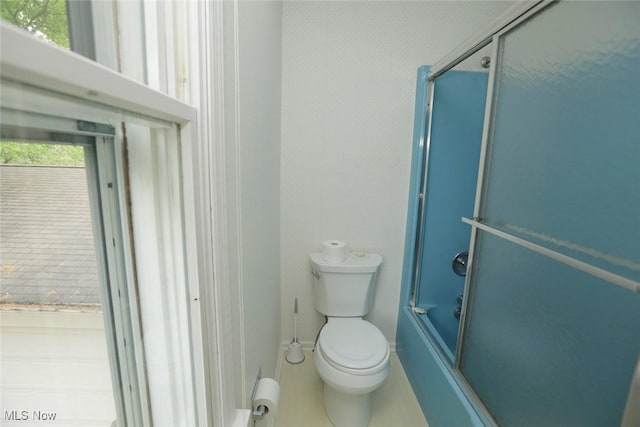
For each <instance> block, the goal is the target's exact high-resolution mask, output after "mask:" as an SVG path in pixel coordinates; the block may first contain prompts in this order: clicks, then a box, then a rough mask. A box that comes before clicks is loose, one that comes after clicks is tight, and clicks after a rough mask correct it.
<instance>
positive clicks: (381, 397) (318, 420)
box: [275, 352, 428, 427]
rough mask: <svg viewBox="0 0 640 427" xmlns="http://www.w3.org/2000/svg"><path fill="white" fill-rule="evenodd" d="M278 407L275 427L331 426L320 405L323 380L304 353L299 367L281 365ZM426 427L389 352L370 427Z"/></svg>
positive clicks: (401, 370) (310, 354) (307, 355)
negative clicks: (385, 373)
mask: <svg viewBox="0 0 640 427" xmlns="http://www.w3.org/2000/svg"><path fill="white" fill-rule="evenodd" d="M279 383H280V408H279V409H278V415H277V417H276V420H275V427H332V424H331V422H330V421H329V419H328V418H327V415H326V414H325V412H324V406H323V403H322V379H321V378H320V377H319V376H318V374H317V373H316V370H315V366H314V365H313V353H311V352H305V360H304V362H302V363H301V364H299V365H292V364H290V363H287V362H286V361H283V362H282V369H281V371H280V380H279ZM396 426H403V427H428V424H427V422H426V420H425V419H424V416H423V415H422V411H421V410H420V406H419V405H418V401H417V400H416V397H415V396H414V394H413V391H412V389H411V386H410V385H409V380H407V377H406V375H405V373H404V370H403V369H402V365H401V364H400V360H399V359H398V356H397V355H396V353H395V352H394V353H391V371H390V372H389V377H388V378H387V380H386V381H385V382H384V383H383V384H382V386H380V388H379V389H378V390H376V391H374V394H373V417H372V419H371V423H370V424H369V427H396Z"/></svg>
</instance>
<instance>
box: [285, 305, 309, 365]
mask: <svg viewBox="0 0 640 427" xmlns="http://www.w3.org/2000/svg"><path fill="white" fill-rule="evenodd" d="M285 358H286V359H287V362H289V363H293V364H294V365H296V364H298V363H302V361H304V353H303V352H302V346H301V345H300V342H299V341H298V298H296V300H295V303H294V304H293V339H292V340H291V342H290V343H289V348H288V350H287V356H286V357H285Z"/></svg>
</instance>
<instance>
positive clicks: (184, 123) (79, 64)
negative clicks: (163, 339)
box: [0, 22, 221, 425]
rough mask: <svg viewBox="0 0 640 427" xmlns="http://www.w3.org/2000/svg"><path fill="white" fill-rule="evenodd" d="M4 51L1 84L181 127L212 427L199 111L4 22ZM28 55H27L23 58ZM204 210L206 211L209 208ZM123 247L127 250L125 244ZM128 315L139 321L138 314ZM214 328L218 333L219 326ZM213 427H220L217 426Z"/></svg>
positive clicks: (196, 328) (0, 43) (198, 330)
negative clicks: (197, 184)
mask: <svg viewBox="0 0 640 427" xmlns="http://www.w3.org/2000/svg"><path fill="white" fill-rule="evenodd" d="M0 51H1V52H2V55H1V56H0V77H2V79H8V80H12V81H15V82H18V83H23V84H27V85H30V86H33V87H36V88H40V89H44V90H47V91H53V92H56V93H58V94H60V95H63V96H65V95H66V96H72V97H74V98H77V99H80V100H87V101H89V102H91V103H95V104H100V105H102V106H105V107H108V108H113V109H115V110H124V111H129V112H136V113H138V114H140V115H143V116H148V117H153V118H158V119H161V120H164V121H167V122H174V123H176V124H178V133H179V140H180V146H181V153H182V160H181V162H182V170H183V174H182V175H183V176H182V177H181V180H182V190H183V198H182V201H181V205H182V206H181V208H182V212H183V215H184V224H183V233H184V236H185V239H184V248H181V249H183V253H184V261H185V268H186V282H187V287H188V290H187V292H188V295H189V304H190V305H189V323H190V337H191V353H192V358H193V359H194V360H193V366H194V376H195V378H196V380H195V382H196V386H195V390H194V393H195V398H196V400H197V401H196V402H195V405H194V407H195V408H196V412H197V416H198V419H199V424H200V425H212V424H213V419H212V415H213V414H215V413H216V411H217V409H218V408H219V405H220V402H218V401H216V400H213V401H211V399H209V398H208V396H207V394H208V393H207V391H208V390H211V389H212V388H220V387H221V386H220V384H218V385H217V386H216V385H212V384H210V381H211V380H210V378H208V376H206V375H205V371H206V370H207V369H206V367H205V362H204V361H203V359H204V358H203V352H205V348H204V345H203V336H202V324H201V323H202V320H201V319H202V318H203V317H202V314H201V311H206V310H205V309H202V308H201V298H200V285H199V278H200V276H199V269H200V265H202V264H203V260H202V254H201V251H199V250H198V248H199V247H200V245H202V240H206V239H207V236H202V233H198V232H197V226H196V224H200V223H201V222H202V220H203V214H202V213H201V212H199V211H198V208H200V210H204V208H205V207H203V206H198V205H197V204H196V197H195V194H194V179H193V177H192V176H191V174H190V173H188V172H189V171H191V170H192V168H193V163H194V162H195V161H196V159H195V158H194V157H193V153H194V152H196V153H197V151H198V150H197V129H198V123H197V117H198V111H197V109H196V108H194V107H192V106H190V105H187V104H185V103H183V102H180V101H178V100H177V99H175V98H172V97H170V96H167V95H164V94H162V93H160V92H158V91H155V90H153V89H151V88H149V87H147V86H145V85H143V84H141V83H138V82H135V81H133V80H131V79H129V78H127V77H125V76H123V75H121V74H118V73H117V72H115V71H112V70H110V69H108V68H106V67H104V66H102V65H99V64H97V63H95V62H93V61H91V60H90V59H87V58H85V57H82V56H80V55H78V54H76V53H73V52H69V51H67V50H65V49H63V48H60V47H57V46H54V45H52V44H50V43H46V42H43V41H40V40H37V39H35V38H33V37H32V36H31V35H29V34H27V33H26V32H24V31H23V30H21V29H18V28H16V27H14V26H12V25H10V24H7V23H4V22H2V23H0ZM25 52H28V54H27V55H25V54H24V53H25ZM42 64H55V66H53V67H43V66H42ZM113 154H114V157H115V158H114V161H115V162H117V161H118V159H117V153H113ZM206 208H207V209H208V207H206ZM123 209H124V208H123ZM122 218H126V216H124V215H122ZM204 218H206V216H205V217H204ZM125 230H126V228H125ZM125 239H126V236H125ZM125 247H127V244H126V243H125ZM135 309H136V308H135V307H134V310H135ZM129 314H130V315H131V316H134V315H135V313H129ZM213 326H214V327H215V325H213ZM134 345H135V343H134ZM138 362H139V361H138ZM217 368H218V366H214V370H216V371H217V370H218V369H217ZM201 378H204V380H202V379H201ZM217 378H219V375H218V376H215V375H213V379H214V381H215V380H216V379H217ZM200 381H204V383H205V386H204V387H202V386H198V384H197V383H198V382H200ZM145 424H146V423H145ZM215 424H216V425H217V423H215Z"/></svg>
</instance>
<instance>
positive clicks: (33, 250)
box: [0, 140, 116, 427]
mask: <svg viewBox="0 0 640 427" xmlns="http://www.w3.org/2000/svg"><path fill="white" fill-rule="evenodd" d="M0 159H1V160H2V165H0V242H1V244H0V268H1V272H0V273H1V277H2V280H0V341H1V342H2V347H1V350H0V367H1V368H0V369H1V372H0V377H2V385H1V388H0V394H1V396H0V401H2V408H1V409H2V414H0V416H1V417H2V420H3V423H4V422H7V423H8V422H10V421H24V422H26V421H34V422H37V421H43V420H47V421H51V422H52V421H55V424H56V425H78V424H77V423H78V422H80V423H81V424H82V425H86V426H104V427H109V426H111V424H112V423H113V422H114V421H115V419H116V415H115V406H114V399H113V391H112V384H111V374H110V369H109V356H108V353H107V341H106V336H105V328H104V321H103V312H102V311H103V310H102V304H101V292H100V284H99V278H98V268H97V263H96V253H95V249H94V248H95V244H94V233H93V229H92V223H91V211H90V202H89V194H88V186H87V176H86V172H85V166H84V153H83V147H81V146H71V145H59V144H40V143H24V142H16V141H6V140H2V141H0ZM29 425H30V424H29Z"/></svg>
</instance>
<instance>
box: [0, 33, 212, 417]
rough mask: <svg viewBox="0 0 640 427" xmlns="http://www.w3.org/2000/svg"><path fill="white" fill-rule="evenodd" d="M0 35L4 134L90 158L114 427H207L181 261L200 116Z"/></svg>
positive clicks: (18, 37) (190, 285) (192, 295)
mask: <svg viewBox="0 0 640 427" xmlns="http://www.w3.org/2000/svg"><path fill="white" fill-rule="evenodd" d="M1 40H2V51H3V55H2V57H0V60H1V61H2V63H1V64H0V65H1V66H2V72H3V75H2V82H1V85H2V87H1V89H2V92H1V96H2V97H1V99H0V106H1V107H2V114H1V120H2V122H1V124H2V126H1V129H2V132H3V138H10V139H16V140H38V141H54V142H56V143H59V142H63V143H72V144H80V145H82V146H83V147H84V150H85V151H86V152H87V153H89V154H87V155H86V156H85V159H86V170H87V178H88V179H87V182H88V184H89V185H88V194H89V196H90V204H91V207H92V214H93V229H94V232H95V233H96V235H99V236H100V239H99V240H98V241H97V245H96V255H97V256H96V258H97V259H98V260H102V261H103V262H99V263H98V265H97V270H98V276H99V278H100V289H101V292H102V295H103V297H104V298H102V304H103V305H102V310H103V312H104V313H105V316H104V319H105V322H104V330H105V341H106V348H107V352H108V354H109V361H110V363H109V365H110V369H111V378H112V383H113V392H114V401H115V405H114V406H115V412H116V414H117V425H118V426H135V427H137V426H151V425H154V426H163V425H166V426H176V425H188V426H192V425H206V418H205V417H206V415H203V410H202V407H203V405H204V404H203V401H204V398H203V392H202V391H201V390H202V387H199V386H198V385H197V384H199V381H200V380H199V379H197V378H200V377H202V374H199V373H196V371H197V370H198V369H200V368H199V367H198V366H197V365H195V364H194V360H197V359H198V357H200V356H199V354H198V352H199V351H201V350H198V348H199V347H198V345H200V344H198V343H199V342H201V335H200V330H199V322H200V313H199V297H198V283H197V272H194V268H193V264H191V267H189V266H188V265H187V263H186V260H187V259H189V254H192V255H193V257H195V249H194V248H193V246H194V245H195V244H194V243H193V242H192V241H187V240H186V239H185V238H184V237H185V235H186V234H187V233H190V234H191V235H194V234H195V233H194V232H193V227H194V225H193V223H194V221H193V220H191V219H186V218H185V215H194V212H193V207H190V206H191V205H190V203H192V201H193V197H192V196H190V195H189V191H190V188H189V187H188V186H185V185H183V179H187V178H184V174H183V173H182V161H183V158H184V157H183V154H182V153H183V152H184V151H187V152H189V150H190V144H192V143H193V138H192V136H191V132H192V129H193V126H192V125H191V123H192V122H193V120H194V118H195V110H194V109H193V108H191V107H189V106H187V105H185V104H182V103H180V102H178V101H176V100H174V99H171V98H168V97H166V96H164V95H162V94H160V93H158V92H155V91H153V90H151V89H148V88H147V87H144V86H142V85H139V84H137V83H134V82H132V81H131V80H129V79H125V78H122V77H121V76H119V75H117V74H115V73H113V72H110V71H108V70H105V69H104V68H102V67H99V66H96V65H95V64H93V63H90V62H87V61H85V60H82V59H81V58H77V57H76V56H74V55H72V54H69V53H67V52H65V51H62V50H60V49H56V48H51V47H50V46H48V45H46V44H44V43H41V42H39V41H37V40H34V39H33V38H32V37H30V36H27V35H25V34H24V33H23V32H22V31H18V30H14V29H12V28H9V27H7V26H6V25H3V26H2V38H1ZM8 46H11V48H10V49H9V48H8ZM24 51H28V52H30V55H22V54H20V52H24ZM43 63H47V64H55V65H56V66H54V67H42V64H43ZM187 180H188V179H187ZM185 200H186V201H185ZM190 209H191V210H190ZM198 372H199V370H198ZM3 393H4V390H3ZM3 402H6V399H4V396H3ZM3 404H4V403H3ZM6 410H9V411H14V410H20V411H19V412H15V413H14V412H10V414H9V416H19V415H21V414H22V412H21V411H22V408H15V409H14V408H3V411H6ZM24 410H27V411H28V413H29V414H30V415H32V414H33V410H38V408H36V409H32V408H24ZM45 410H46V411H48V412H50V413H54V412H59V411H60V409H57V408H55V407H53V408H50V409H47V408H45ZM13 414H15V415H13ZM2 415H4V412H3V414H2ZM67 415H68V414H67ZM58 416H60V418H62V415H58ZM87 425H89V424H87ZM96 425H103V424H96ZM107 426H108V424H107Z"/></svg>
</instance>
